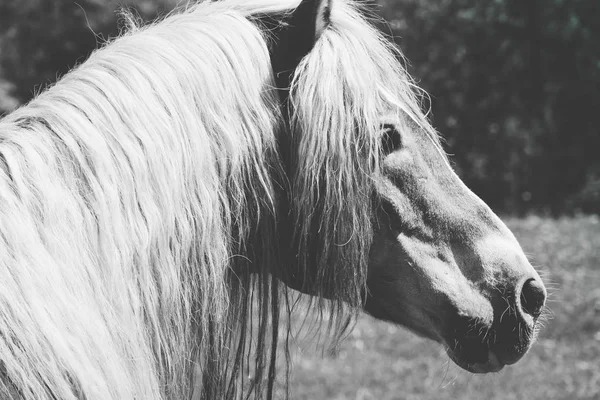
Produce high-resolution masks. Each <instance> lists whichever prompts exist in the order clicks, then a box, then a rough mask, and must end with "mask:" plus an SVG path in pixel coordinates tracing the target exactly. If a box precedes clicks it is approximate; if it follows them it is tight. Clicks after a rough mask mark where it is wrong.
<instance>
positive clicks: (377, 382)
mask: <svg viewBox="0 0 600 400" xmlns="http://www.w3.org/2000/svg"><path fill="white" fill-rule="evenodd" d="M507 224H508V225H509V227H510V228H511V229H512V230H513V232H514V233H515V235H516V236H517V239H519V241H520V242H521V245H522V247H523V249H524V250H525V252H526V253H527V254H528V256H529V258H530V260H531V262H532V263H533V264H534V265H535V266H536V267H538V270H539V271H541V272H542V273H543V276H544V279H545V282H546V283H547V284H548V286H549V291H550V292H551V296H550V302H549V306H550V308H551V310H552V314H553V317H552V319H551V320H549V321H548V322H547V323H546V327H545V328H544V329H543V331H542V332H541V334H540V337H539V339H538V341H537V343H536V344H535V345H534V347H533V349H532V350H531V351H530V352H529V353H528V354H527V355H526V356H525V357H524V358H523V359H522V360H521V361H520V362H519V363H517V364H516V365H514V366H512V367H506V368H505V369H504V370H503V371H501V372H499V373H496V374H490V375H483V376H482V375H472V374H469V373H467V372H465V371H463V370H461V369H460V368H458V367H457V366H455V365H454V364H452V363H451V362H449V361H448V358H447V356H446V355H445V353H444V351H443V349H442V347H441V346H440V345H438V344H436V343H433V342H430V341H427V340H423V339H420V338H417V337H415V336H414V335H413V334H411V333H408V332H406V331H405V330H403V329H402V328H399V327H395V326H392V325H390V324H387V323H382V322H379V321H375V320H374V319H372V318H370V317H367V316H363V317H361V319H360V320H359V322H358V324H357V326H356V328H355V329H354V331H353V332H352V334H351V335H350V337H349V338H348V339H346V340H345V342H343V344H342V346H341V348H340V351H339V352H338V353H337V354H336V355H335V356H325V357H321V354H320V353H317V352H315V351H308V350H305V351H303V352H302V351H300V350H297V351H296V354H295V355H294V362H295V366H294V368H293V371H292V378H291V382H290V393H291V396H290V397H291V398H292V399H298V400H300V399H311V400H312V399H315V400H317V399H340V400H341V399H357V400H359V399H360V400H366V399H378V400H379V399H389V400H391V399H407V400H416V399H453V400H462V399H485V400H493V399H494V400H495V399H498V400H499V399H502V400H506V399H516V400H520V399H527V400H532V399H544V400H554V399H561V400H562V399H564V400H568V399H590V400H592V399H594V400H597V399H600V218H596V217H579V218H561V219H558V220H553V219H544V218H537V217H529V218H526V219H523V220H518V219H508V220H507Z"/></svg>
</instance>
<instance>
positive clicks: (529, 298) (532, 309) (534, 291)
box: [521, 279, 546, 318]
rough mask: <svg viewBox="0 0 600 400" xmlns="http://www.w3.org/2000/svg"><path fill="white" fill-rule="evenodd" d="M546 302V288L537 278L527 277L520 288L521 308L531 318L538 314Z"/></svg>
mask: <svg viewBox="0 0 600 400" xmlns="http://www.w3.org/2000/svg"><path fill="white" fill-rule="evenodd" d="M545 302H546V289H545V288H544V285H543V284H542V282H540V281H538V280H537V279H529V280H527V281H525V283H524V284H523V288H522V289H521V308H522V309H523V311H524V312H525V313H527V314H529V315H531V316H532V317H533V318H537V317H539V316H540V314H541V312H542V308H543V307H544V304H545Z"/></svg>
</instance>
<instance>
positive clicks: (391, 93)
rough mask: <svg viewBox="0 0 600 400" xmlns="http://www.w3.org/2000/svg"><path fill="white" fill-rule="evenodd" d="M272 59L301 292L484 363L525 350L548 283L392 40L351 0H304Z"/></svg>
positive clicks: (473, 366) (282, 27)
mask: <svg viewBox="0 0 600 400" xmlns="http://www.w3.org/2000/svg"><path fill="white" fill-rule="evenodd" d="M283 18H284V19H283V22H280V23H278V24H276V26H277V29H275V30H274V31H275V33H276V35H275V38H274V39H273V40H272V43H271V59H272V63H273V66H274V72H275V76H276V80H277V83H278V86H279V88H280V90H281V93H282V94H283V95H282V96H281V97H282V102H283V103H284V114H285V115H286V116H287V118H288V121H287V124H288V125H289V127H290V131H291V137H290V138H287V139H285V140H283V139H282V140H281V143H284V146H288V148H286V149H284V151H282V154H289V157H288V159H287V160H284V164H285V169H286V174H287V175H288V176H289V178H290V181H291V182H292V184H291V187H290V189H289V193H288V196H287V202H286V204H287V205H288V206H289V208H290V211H289V215H290V218H289V219H288V221H287V223H288V226H285V227H283V231H286V230H287V231H289V232H291V233H289V234H288V235H283V237H284V238H286V239H285V240H289V242H290V243H292V245H291V246H290V247H288V252H289V253H290V254H292V257H291V259H292V260H291V263H293V264H294V265H295V267H293V268H292V272H291V273H290V274H288V276H285V277H283V278H282V279H283V280H284V281H285V283H286V284H287V285H288V286H290V287H292V288H295V289H298V290H300V291H302V292H305V293H309V294H312V295H316V296H321V297H325V298H329V299H333V300H338V301H342V302H344V303H345V304H350V305H351V306H354V307H355V308H357V309H358V308H362V309H364V311H366V312H367V313H369V314H371V315H372V316H374V317H376V318H379V319H383V320H388V321H391V322H394V323H397V324H401V325H403V326H405V327H407V328H408V329H410V330H412V331H414V332H415V333H417V334H419V335H421V336H424V337H427V338H430V339H433V340H436V341H438V342H440V343H443V344H444V345H445V346H446V347H447V349H448V350H447V352H448V354H449V356H450V357H451V358H452V360H453V361H455V362H456V363H457V364H458V365H459V366H461V367H463V368H464V369H466V370H468V371H471V372H481V373H484V372H493V371H498V370H500V369H501V368H502V367H503V366H504V365H507V364H513V363H515V362H516V361H518V360H519V359H520V358H521V357H522V356H523V355H524V354H525V353H526V352H527V350H528V349H529V347H530V346H531V343H532V342H533V340H534V337H535V332H536V327H537V321H538V318H539V316H540V314H541V312H542V309H543V308H544V304H545V300H546V289H545V288H544V285H543V283H542V281H541V279H540V277H539V275H538V274H537V272H536V271H535V270H534V268H533V267H532V266H531V264H530V263H529V262H528V260H527V258H526V256H525V254H524V253H523V250H522V249H521V247H520V246H519V244H518V242H517V240H516V239H515V237H514V236H513V234H512V233H511V232H510V230H509V229H508V228H507V227H506V225H505V224H504V223H503V222H502V221H501V220H500V218H498V217H497V216H496V215H495V214H494V212H493V211H492V210H491V209H490V208H489V207H488V206H487V205H486V204H485V203H484V202H483V201H482V200H481V199H480V198H478V197H477V196H476V195H475V194H474V193H473V192H472V191H471V190H469V189H468V188H467V187H466V186H465V184H464V183H463V182H462V181H461V180H460V178H459V177H458V176H457V175H456V173H455V172H454V171H453V170H452V168H451V166H450V163H449V161H448V158H447V156H446V155H445V153H444V152H443V150H442V146H441V144H440V141H439V138H438V136H437V134H436V133H435V131H434V130H433V128H432V127H431V126H430V125H429V123H428V122H427V120H426V117H425V116H424V115H423V114H422V112H421V110H420V108H419V105H418V101H417V99H416V98H415V95H414V90H413V87H414V85H413V84H412V82H411V80H410V78H409V77H408V75H407V74H406V72H405V71H404V69H403V68H402V64H401V63H400V62H399V60H398V56H399V55H400V54H399V53H397V52H396V51H395V49H394V48H393V46H391V45H389V44H388V43H387V41H386V40H385V39H384V38H383V37H381V35H380V34H379V33H378V32H376V31H375V30H374V29H373V28H372V27H370V26H369V24H367V22H366V21H365V20H364V18H363V17H362V16H361V15H360V13H359V10H358V9H356V8H355V6H352V5H350V4H348V3H347V2H345V1H342V0H331V1H328V0H304V1H303V2H302V3H301V4H300V6H299V7H298V8H297V9H296V11H295V12H294V13H292V14H290V15H286V16H284V17H283Z"/></svg>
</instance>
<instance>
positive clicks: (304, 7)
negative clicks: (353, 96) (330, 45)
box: [271, 0, 333, 89]
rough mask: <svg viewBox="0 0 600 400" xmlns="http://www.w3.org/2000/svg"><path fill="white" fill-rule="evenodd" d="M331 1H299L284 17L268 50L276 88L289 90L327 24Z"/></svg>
mask: <svg viewBox="0 0 600 400" xmlns="http://www.w3.org/2000/svg"><path fill="white" fill-rule="evenodd" d="M332 1H333V0H302V2H300V4H299V5H298V7H297V8H296V9H295V10H294V11H293V12H292V13H291V14H289V15H287V16H286V17H285V18H284V19H283V21H282V23H281V24H278V27H277V28H278V29H277V28H276V29H275V30H271V32H274V33H275V40H274V42H273V43H272V46H271V63H272V65H273V72H274V73H275V79H276V81H277V87H278V88H280V89H286V88H288V87H289V83H290V79H291V76H292V73H293V71H294V70H295V69H296V67H297V66H298V63H300V60H302V58H303V57H304V56H306V55H307V54H308V53H309V52H310V51H311V50H312V48H313V46H314V45H315V42H316V41H317V40H318V39H319V37H320V36H321V34H322V33H323V31H325V29H327V26H328V25H329V23H330V14H331V3H332Z"/></svg>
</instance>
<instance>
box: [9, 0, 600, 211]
mask: <svg viewBox="0 0 600 400" xmlns="http://www.w3.org/2000/svg"><path fill="white" fill-rule="evenodd" d="M175 3H176V2H175V1H173V0H137V1H136V0H128V1H121V2H120V4H123V5H125V6H134V7H135V8H136V9H137V10H138V12H139V14H140V15H141V17H142V18H143V19H149V18H152V17H153V16H155V15H158V14H161V13H164V12H166V11H168V10H170V9H172V7H173V6H174V5H175ZM368 3H369V4H371V5H375V7H374V10H375V11H376V12H377V13H378V14H379V15H380V16H381V17H382V18H383V19H385V20H386V21H388V24H382V28H383V29H384V30H386V31H387V32H389V33H390V34H391V35H392V36H393V37H394V39H395V40H396V41H397V42H398V44H399V45H400V46H401V48H402V49H403V51H404V53H405V54H406V56H407V59H408V60H410V65H409V70H410V72H411V74H412V75H413V76H414V77H415V78H416V79H417V80H418V82H419V84H420V85H421V86H422V87H424V88H425V89H426V90H427V91H428V92H429V93H430V95H431V109H432V110H433V113H432V119H433V122H434V125H435V126H436V127H437V128H438V130H439V131H440V132H442V134H443V135H444V136H445V137H446V138H447V149H448V151H449V152H450V153H452V154H455V155H453V156H452V160H453V161H454V163H455V165H456V168H457V170H458V171H459V173H460V175H461V176H462V177H463V179H464V180H465V181H466V182H467V184H468V185H469V186H470V187H471V188H473V189H474V191H475V192H476V193H478V194H479V195H480V196H481V197H483V199H484V200H485V201H486V202H488V203H489V204H491V205H492V206H493V207H494V208H496V209H497V210H503V211H508V212H517V213H522V212H526V211H528V210H547V211H551V212H553V213H558V212H563V211H572V210H578V209H580V210H583V211H592V212H600V156H599V155H598V153H599V152H600V112H597V111H596V110H599V109H600V24H599V23H598V22H597V21H600V2H598V0H544V1H542V0H436V1H426V0H371V1H369V2H368ZM116 9H117V2H116V1H115V0H110V1H103V0H78V2H77V3H75V2H74V1H73V0H54V1H47V0H3V1H1V2H0V111H1V110H2V108H4V110H8V109H10V108H11V107H13V106H14V105H16V104H17V103H23V102H26V101H27V100H28V99H29V98H30V97H31V96H32V95H33V94H34V93H35V92H36V91H38V90H39V89H40V87H42V86H44V85H47V84H49V83H51V82H54V81H55V80H56V77H57V76H59V75H61V74H63V73H65V72H66V71H68V69H69V68H71V67H73V66H74V65H76V64H77V63H78V62H81V61H83V60H84V59H85V58H86V57H87V55H89V54H90V52H91V51H93V50H94V49H95V48H96V47H97V46H98V43H101V42H103V41H105V40H107V39H109V38H110V37H113V36H115V35H116V34H117V33H118V22H117V21H118V16H117V13H116V12H115V10H116Z"/></svg>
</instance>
